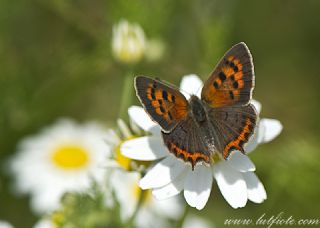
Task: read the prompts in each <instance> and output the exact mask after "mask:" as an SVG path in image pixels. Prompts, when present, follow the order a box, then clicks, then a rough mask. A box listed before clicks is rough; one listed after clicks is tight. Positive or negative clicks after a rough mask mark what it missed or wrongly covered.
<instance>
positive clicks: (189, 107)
mask: <svg viewBox="0 0 320 228" xmlns="http://www.w3.org/2000/svg"><path fill="white" fill-rule="evenodd" d="M134 85H135V90H136V95H137V97H138V98H139V100H140V102H141V104H142V105H143V107H144V109H145V111H146V112H147V113H148V114H149V116H150V117H151V119H152V120H153V121H155V122H156V123H158V124H159V125H160V127H161V132H162V138H163V141H164V144H165V145H166V147H167V148H168V150H169V151H170V152H171V153H172V154H174V155H175V156H176V157H177V158H179V159H182V160H183V161H185V162H187V163H190V164H191V166H192V170H194V167H195V166H196V165H197V164H198V163H205V164H208V165H210V164H211V163H212V162H213V159H212V157H213V155H214V153H216V152H217V153H218V154H219V156H220V157H223V158H224V159H225V160H227V159H228V157H229V155H230V153H231V152H232V151H234V150H239V151H241V152H242V153H244V149H243V147H244V145H245V143H247V142H248V140H249V138H250V136H251V135H252V134H253V133H254V129H255V126H256V122H257V114H256V111H255V109H254V107H253V105H251V104H250V99H251V97H252V91H253V88H254V67H253V62H252V56H251V53H250V51H249V49H248V47H247V45H246V44H245V43H243V42H241V43H238V44H236V45H234V46H233V47H232V48H231V49H230V50H228V51H227V52H226V53H225V55H224V56H223V58H222V59H221V60H220V62H219V63H218V65H217V66H216V67H215V69H214V71H213V72H212V73H211V75H210V76H209V78H208V79H207V81H206V82H205V83H204V86H203V88H202V91H201V98H198V97H197V96H195V95H191V97H190V98H189V100H187V99H186V98H185V96H184V95H183V94H182V93H181V92H180V91H179V90H178V89H176V88H175V87H174V86H172V85H170V84H168V83H165V82H163V81H160V80H155V79H151V78H149V77H145V76H137V77H135V79H134Z"/></svg>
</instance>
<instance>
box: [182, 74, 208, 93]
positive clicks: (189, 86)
mask: <svg viewBox="0 0 320 228" xmlns="http://www.w3.org/2000/svg"><path fill="white" fill-rule="evenodd" d="M202 87H203V83H202V81H201V79H200V78H199V77H198V76H197V75H195V74H189V75H186V76H184V77H183V78H182V80H181V82H180V90H181V92H182V93H183V95H184V96H185V97H186V98H187V99H189V98H190V95H197V96H198V97H200V95H201V89H202Z"/></svg>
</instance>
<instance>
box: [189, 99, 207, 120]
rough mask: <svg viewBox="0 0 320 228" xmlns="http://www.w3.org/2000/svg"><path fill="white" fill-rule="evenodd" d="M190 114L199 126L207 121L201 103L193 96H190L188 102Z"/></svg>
mask: <svg viewBox="0 0 320 228" xmlns="http://www.w3.org/2000/svg"><path fill="white" fill-rule="evenodd" d="M189 104H190V112H191V115H192V117H193V118H194V119H195V120H196V122H197V123H199V124H201V123H203V122H205V121H206V120H207V113H206V110H205V108H204V105H203V102H202V101H201V100H200V99H199V98H198V97H197V96H195V95H192V96H191V98H190V100H189Z"/></svg>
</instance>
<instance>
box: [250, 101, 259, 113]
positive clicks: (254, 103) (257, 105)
mask: <svg viewBox="0 0 320 228" xmlns="http://www.w3.org/2000/svg"><path fill="white" fill-rule="evenodd" d="M250 103H251V104H252V105H253V106H254V108H255V109H256V111H257V114H258V115H259V114H260V112H261V103H260V102H259V101H257V100H254V99H252V100H251V101H250Z"/></svg>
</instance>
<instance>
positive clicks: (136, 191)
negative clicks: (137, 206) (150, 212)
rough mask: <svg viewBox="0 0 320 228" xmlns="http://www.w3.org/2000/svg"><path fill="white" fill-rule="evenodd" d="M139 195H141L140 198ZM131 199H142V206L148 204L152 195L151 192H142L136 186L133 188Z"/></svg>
mask: <svg viewBox="0 0 320 228" xmlns="http://www.w3.org/2000/svg"><path fill="white" fill-rule="evenodd" d="M141 194H143V195H142V196H141ZM133 197H134V199H136V200H139V199H140V197H142V199H141V200H142V202H143V205H146V204H148V203H149V202H150V201H151V198H152V195H151V190H142V189H141V188H140V187H139V185H138V184H136V185H135V186H134V187H133Z"/></svg>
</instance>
